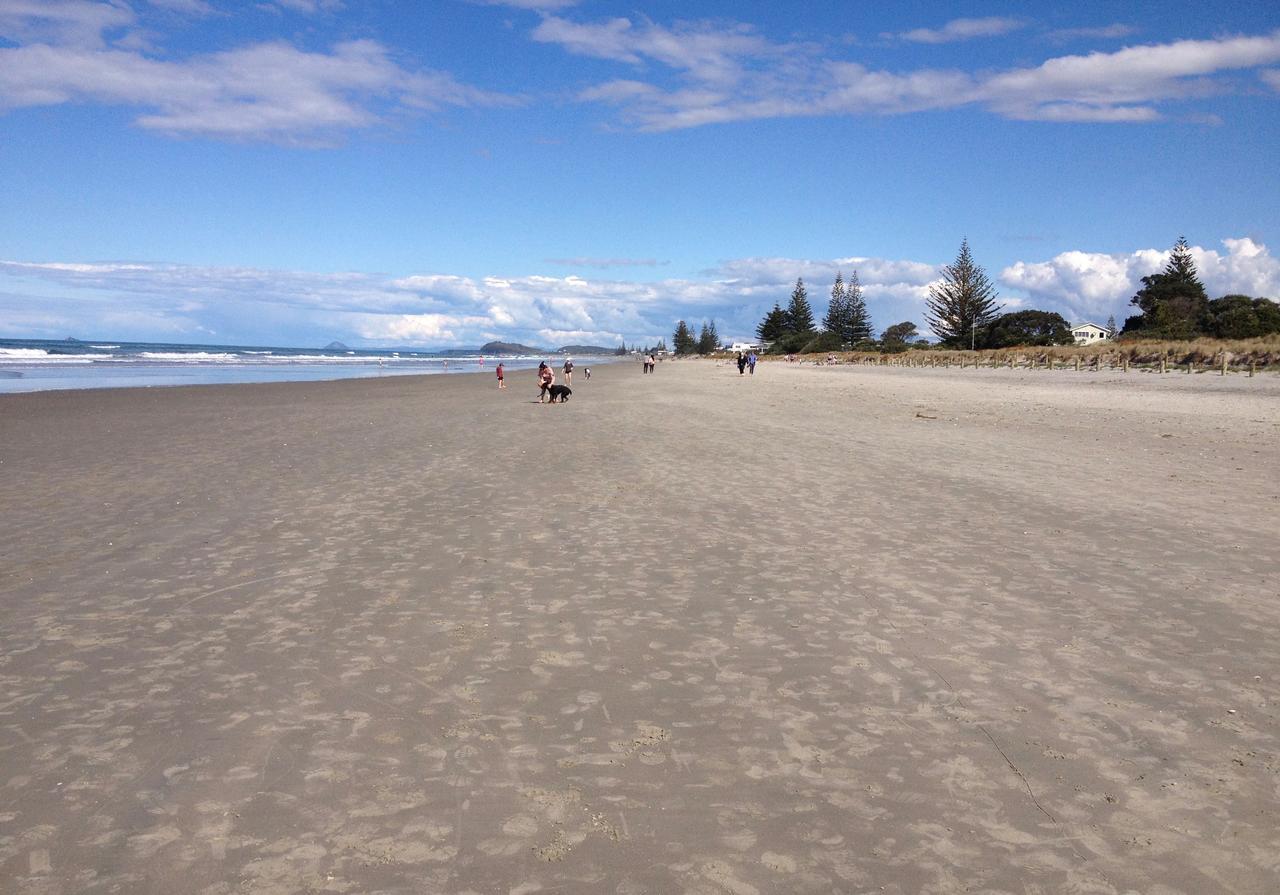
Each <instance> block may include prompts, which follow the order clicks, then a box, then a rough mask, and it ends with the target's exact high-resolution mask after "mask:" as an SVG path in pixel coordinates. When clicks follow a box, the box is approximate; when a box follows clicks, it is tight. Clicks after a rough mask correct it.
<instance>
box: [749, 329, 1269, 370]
mask: <svg viewBox="0 0 1280 895" xmlns="http://www.w3.org/2000/svg"><path fill="white" fill-rule="evenodd" d="M1224 353H1225V356H1226V360H1227V364H1228V367H1229V368H1231V369H1246V368H1256V369H1266V368H1268V367H1270V368H1280V335H1271V336H1262V337H1259V338H1254V339H1210V338H1202V339H1193V340H1190V341H1183V342H1172V341H1155V340H1142V339H1132V340H1131V339H1117V340H1114V341H1107V342H1097V343H1094V344H1092V345H1052V346H1022V347H1016V348H997V349H979V350H978V351H954V350H948V349H941V348H912V349H910V350H908V351H903V352H898V353H887V354H886V353H880V352H867V351H841V352H835V354H834V356H835V359H836V360H837V361H838V362H839V363H846V364H849V363H852V364H871V363H874V364H890V365H903V366H926V367H933V366H940V367H952V366H957V367H958V366H962V365H963V366H975V365H976V366H984V367H990V366H995V367H1005V366H1010V365H1012V366H1015V367H1050V366H1052V367H1067V368H1071V369H1074V368H1075V366H1076V363H1077V361H1078V362H1079V364H1080V366H1081V368H1082V369H1092V368H1094V367H1107V368H1112V367H1123V366H1125V365H1129V366H1136V367H1159V366H1160V364H1161V362H1163V363H1164V364H1165V365H1166V366H1184V367H1185V366H1186V365H1187V364H1194V365H1196V366H1201V367H1221V365H1222V360H1223V356H1224ZM792 356H793V357H798V358H800V359H801V360H804V361H817V362H822V361H824V360H826V359H827V357H828V355H827V354H826V353H823V354H807V355H792ZM769 359H770V360H779V359H780V358H779V357H778V356H777V355H771V356H769Z"/></svg>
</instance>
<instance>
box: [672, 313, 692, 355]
mask: <svg viewBox="0 0 1280 895" xmlns="http://www.w3.org/2000/svg"><path fill="white" fill-rule="evenodd" d="M671 344H672V345H674V346H675V349H676V356H681V355H685V354H696V353H697V351H698V340H697V339H695V338H694V337H693V333H691V332H690V331H689V324H687V323H685V322H684V321H683V320H681V321H680V322H679V323H677V324H676V331H675V333H674V334H673V335H672V336H671Z"/></svg>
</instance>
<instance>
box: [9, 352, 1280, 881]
mask: <svg viewBox="0 0 1280 895" xmlns="http://www.w3.org/2000/svg"><path fill="white" fill-rule="evenodd" d="M595 373H596V376H595V378H594V379H593V380H592V381H591V382H590V383H586V382H583V381H582V379H581V376H579V377H578V382H577V383H576V392H577V394H576V395H575V398H574V400H573V401H572V402H571V403H569V404H567V405H564V406H555V407H542V406H538V405H537V404H535V403H530V399H531V398H533V397H534V394H535V389H534V386H533V374H531V373H519V374H515V375H514V376H513V378H512V387H511V388H510V389H508V390H507V391H505V392H499V391H498V390H497V389H496V388H494V384H493V380H492V379H491V378H490V377H489V376H487V375H486V376H484V377H470V376H450V377H445V376H438V377H427V378H394V379H387V380H354V381H346V382H334V383H298V384H284V385H263V386H218V387H195V388H181V389H159V390H126V391H104V392H76V393H45V394H35V395H15V396H7V397H4V398H0V476H2V478H3V490H2V492H0V493H2V494H3V506H2V507H0V509H2V510H3V512H2V513H0V545H2V546H0V551H2V554H3V555H2V563H3V566H2V568H0V891H3V892H15V893H16V892H22V893H97V892H103V893H107V892H121V893H187V892H192V893H208V895H222V893H227V895H230V893H240V892H255V893H294V892H346V893H364V892H406V893H407V892H413V893H433V892H447V893H466V892H475V893H533V892H557V893H577V892H581V893H598V892H604V893H620V895H638V893H645V892H648V893H670V892H689V893H705V895H713V893H714V895H723V893H729V895H750V893H756V892H760V893H768V892H786V893H804V892H813V893H829V892H875V893H878V892H889V893H916V892H961V891H965V892H968V891H980V892H1020V893H1021V892H1034V893H1057V892H1087V893H1118V892H1143V893H1174V892H1185V893H1273V892H1276V891H1278V890H1280V815H1278V814H1277V811H1278V810H1280V754H1278V753H1280V729H1278V727H1277V712H1278V709H1280V680H1277V676H1278V675H1280V636H1277V631H1278V629H1280V599H1278V597H1277V594H1278V593H1280V563H1278V562H1277V556H1276V546H1277V532H1278V529H1280V524H1278V522H1277V520H1280V447H1278V446H1277V445H1278V444H1280V381H1278V380H1277V379H1276V378H1274V377H1257V378H1254V379H1247V378H1245V377H1243V376H1232V377H1228V378H1226V379H1222V378H1221V377H1218V376H1216V375H1203V374H1202V375H1197V376H1188V375H1185V374H1182V375H1177V374H1169V375H1167V376H1165V377H1163V378H1161V377H1159V376H1157V375H1155V374H1140V373H1130V374H1128V375H1127V376H1121V375H1119V374H1108V373H1101V374H1093V373H1080V374H1075V373H1067V372H1058V373H1045V372H1025V371H1021V372H1014V371H1007V370H1000V371H985V370H984V371H974V370H967V371H964V372H963V373H962V372H960V371H958V370H951V371H942V370H936V371H931V370H903V369H893V370H883V369H872V368H839V369H818V368H803V369H800V368H795V367H788V366H785V365H780V364H765V365H763V366H762V367H761V368H760V371H759V372H758V373H757V375H756V376H755V377H754V378H750V377H739V376H738V375H737V374H736V370H731V369H730V368H729V367H717V366H714V365H712V364H710V363H692V362H690V363H681V364H675V365H672V364H662V365H661V366H659V368H658V371H657V373H656V375H653V376H642V375H641V373H640V369H639V366H638V365H635V366H633V365H630V364H628V365H617V366H610V367H600V368H597V369H596V371H595Z"/></svg>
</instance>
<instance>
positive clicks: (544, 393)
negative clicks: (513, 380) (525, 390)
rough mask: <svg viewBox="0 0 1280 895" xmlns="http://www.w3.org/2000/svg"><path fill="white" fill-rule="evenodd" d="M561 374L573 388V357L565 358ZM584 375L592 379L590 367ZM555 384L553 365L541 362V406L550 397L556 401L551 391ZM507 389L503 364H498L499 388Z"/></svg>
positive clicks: (539, 374) (583, 369) (539, 398)
mask: <svg viewBox="0 0 1280 895" xmlns="http://www.w3.org/2000/svg"><path fill="white" fill-rule="evenodd" d="M561 372H563V373H564V384H565V385H566V386H572V385H573V358H571V357H568V358H565V361H564V366H563V367H562V368H561ZM582 373H583V375H584V376H585V377H586V378H587V379H590V378H591V368H590V367H583V368H582ZM555 384H556V373H555V370H553V369H552V368H551V365H550V364H548V363H547V362H546V361H541V362H539V364H538V388H539V390H540V391H539V394H538V403H539V404H543V403H546V400H547V398H548V397H549V396H551V397H553V400H554V396H553V395H552V391H551V390H552V387H553V386H555ZM506 387H507V384H506V380H505V378H504V375H503V369H502V364H498V388H506Z"/></svg>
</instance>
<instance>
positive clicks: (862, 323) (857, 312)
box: [844, 270, 873, 345]
mask: <svg viewBox="0 0 1280 895" xmlns="http://www.w3.org/2000/svg"><path fill="white" fill-rule="evenodd" d="M844 303H845V308H846V314H847V315H848V320H849V323H848V326H849V333H848V342H849V344H850V345H857V344H858V343H859V342H865V341H867V340H868V339H870V338H871V337H872V335H873V330H872V329H871V313H870V312H869V311H868V310H867V302H866V299H864V298H863V297H862V284H861V283H859V282H858V272H857V271H856V270H855V271H854V272H853V273H852V274H850V275H849V282H848V283H847V284H846V285H845V287H844Z"/></svg>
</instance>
